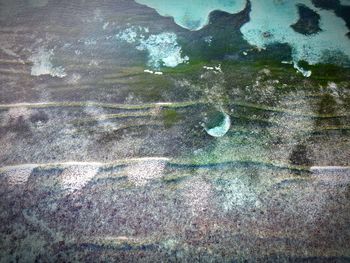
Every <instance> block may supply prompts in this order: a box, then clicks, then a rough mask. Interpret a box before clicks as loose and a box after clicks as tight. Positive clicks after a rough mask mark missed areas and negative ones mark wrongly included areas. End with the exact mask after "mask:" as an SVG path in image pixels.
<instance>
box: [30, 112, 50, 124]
mask: <svg viewBox="0 0 350 263" xmlns="http://www.w3.org/2000/svg"><path fill="white" fill-rule="evenodd" d="M29 119H30V121H31V122H32V123H38V122H42V123H46V122H48V121H49V116H48V115H47V114H46V113H45V112H43V111H39V112H36V113H33V114H32V115H31V116H30V118H29Z"/></svg>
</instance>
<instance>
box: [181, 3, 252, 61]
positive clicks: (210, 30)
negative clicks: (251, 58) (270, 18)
mask: <svg viewBox="0 0 350 263" xmlns="http://www.w3.org/2000/svg"><path fill="white" fill-rule="evenodd" d="M250 9H251V5H250V2H249V1H248V2H247V5H246V7H245V9H244V10H242V11H241V12H239V13H237V14H229V13H226V12H222V11H213V12H211V13H210V16H209V23H208V24H207V25H206V26H205V27H203V28H202V29H200V30H198V31H192V32H191V31H187V32H184V33H183V34H180V38H179V43H180V44H181V46H182V48H183V51H184V53H185V54H188V55H189V57H190V63H192V61H197V60H201V61H210V60H213V59H223V58H225V57H226V56H228V55H229V54H232V55H233V54H238V52H240V51H242V50H245V49H249V48H250V45H249V44H248V43H247V42H246V41H245V40H244V39H243V36H242V34H241V32H240V30H239V29H240V27H241V26H242V25H243V24H244V23H246V22H248V21H249V12H250Z"/></svg>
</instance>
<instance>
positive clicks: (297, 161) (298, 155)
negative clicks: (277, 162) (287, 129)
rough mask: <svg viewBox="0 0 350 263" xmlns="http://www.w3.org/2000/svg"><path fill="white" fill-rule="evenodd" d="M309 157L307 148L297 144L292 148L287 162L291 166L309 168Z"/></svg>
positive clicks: (310, 162)
mask: <svg viewBox="0 0 350 263" xmlns="http://www.w3.org/2000/svg"><path fill="white" fill-rule="evenodd" d="M309 156H310V153H309V150H308V148H307V147H306V146H305V145H303V144H298V145H296V146H295V147H294V148H293V150H292V153H291V155H290V157H289V160H290V162H291V164H293V165H300V166H311V165H312V163H313V162H312V161H311V159H310V158H309Z"/></svg>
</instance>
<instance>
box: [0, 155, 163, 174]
mask: <svg viewBox="0 0 350 263" xmlns="http://www.w3.org/2000/svg"><path fill="white" fill-rule="evenodd" d="M145 161H164V162H167V161H170V158H167V157H140V158H129V159H120V160H117V161H113V162H106V163H103V162H76V161H68V162H58V163H27V164H18V165H9V166H3V167H0V172H7V171H10V170H15V169H25V168H32V169H33V168H36V167H49V166H53V167H55V166H56V167H57V166H63V167H69V166H108V165H115V164H124V163H130V162H145Z"/></svg>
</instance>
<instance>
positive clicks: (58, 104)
mask: <svg viewBox="0 0 350 263" xmlns="http://www.w3.org/2000/svg"><path fill="white" fill-rule="evenodd" d="M188 103H197V102H192V101H185V102H156V103H145V104H113V103H101V102H91V101H90V102H89V101H87V102H85V101H62V102H55V101H52V102H33V103H31V102H21V103H13V104H0V109H9V108H20V107H31V108H35V107H42V106H53V107H86V106H94V107H114V108H125V109H129V108H132V107H156V106H158V105H181V104H184V105H187V104H188Z"/></svg>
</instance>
